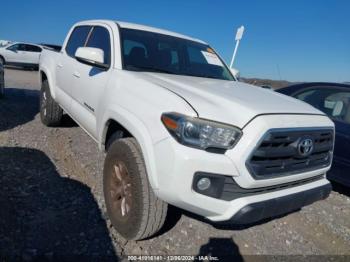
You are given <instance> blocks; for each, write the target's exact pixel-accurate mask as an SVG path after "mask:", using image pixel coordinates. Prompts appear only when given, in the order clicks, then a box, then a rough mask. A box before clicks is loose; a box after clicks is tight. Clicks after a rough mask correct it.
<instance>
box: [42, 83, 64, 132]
mask: <svg viewBox="0 0 350 262" xmlns="http://www.w3.org/2000/svg"><path fill="white" fill-rule="evenodd" d="M62 115H63V110H62V108H61V107H60V106H59V104H57V103H56V102H55V100H53V98H52V96H51V92H50V88H49V83H48V82H47V80H45V81H43V83H42V86H41V91H40V118H41V122H42V123H43V124H44V125H46V126H51V127H53V126H59V125H60V123H61V120H62Z"/></svg>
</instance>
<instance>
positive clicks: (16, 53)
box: [0, 43, 43, 68]
mask: <svg viewBox="0 0 350 262" xmlns="http://www.w3.org/2000/svg"><path fill="white" fill-rule="evenodd" d="M42 50H43V47H41V46H39V45H35V44H27V43H13V44H10V45H8V46H5V47H2V48H0V63H3V64H6V65H14V66H21V67H29V68H38V65H39V59H40V54H41V52H42Z"/></svg>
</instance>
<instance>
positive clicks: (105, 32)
mask: <svg viewBox="0 0 350 262" xmlns="http://www.w3.org/2000/svg"><path fill="white" fill-rule="evenodd" d="M110 35H111V31H110V29H109V28H107V27H104V26H94V27H93V29H92V31H91V33H90V36H89V39H88V40H87V42H86V45H85V46H86V47H94V48H99V49H101V50H103V52H104V64H107V65H109V68H108V69H100V68H98V67H94V66H90V65H86V64H83V63H79V62H77V67H75V69H74V73H73V75H74V77H75V83H74V94H73V98H74V99H73V101H72V110H71V111H72V112H74V118H75V119H76V120H77V121H78V122H79V123H81V124H82V125H83V126H84V128H85V129H86V130H87V131H88V132H89V133H90V134H91V135H92V136H93V137H95V138H96V137H97V130H96V126H97V124H96V116H97V114H98V113H99V107H98V105H99V104H100V103H101V98H102V95H103V93H104V88H105V87H106V86H107V83H108V79H109V75H110V71H111V58H112V57H111V37H110Z"/></svg>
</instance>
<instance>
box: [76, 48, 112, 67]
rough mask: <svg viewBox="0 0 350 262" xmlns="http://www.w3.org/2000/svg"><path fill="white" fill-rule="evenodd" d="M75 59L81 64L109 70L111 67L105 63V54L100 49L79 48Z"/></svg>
mask: <svg viewBox="0 0 350 262" xmlns="http://www.w3.org/2000/svg"><path fill="white" fill-rule="evenodd" d="M75 59H77V60H78V61H79V62H81V63H83V64H87V65H91V66H95V67H99V68H102V69H107V68H108V67H109V65H107V64H105V63H104V52H103V50H102V49H100V48H94V47H79V48H78V49H77V51H76V52H75Z"/></svg>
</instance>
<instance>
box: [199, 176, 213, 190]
mask: <svg viewBox="0 0 350 262" xmlns="http://www.w3.org/2000/svg"><path fill="white" fill-rule="evenodd" d="M210 185H211V183H210V179H209V178H207V177H203V178H201V179H199V180H198V182H197V188H198V189H199V190H201V191H204V190H207V189H208V188H209V187H210Z"/></svg>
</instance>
